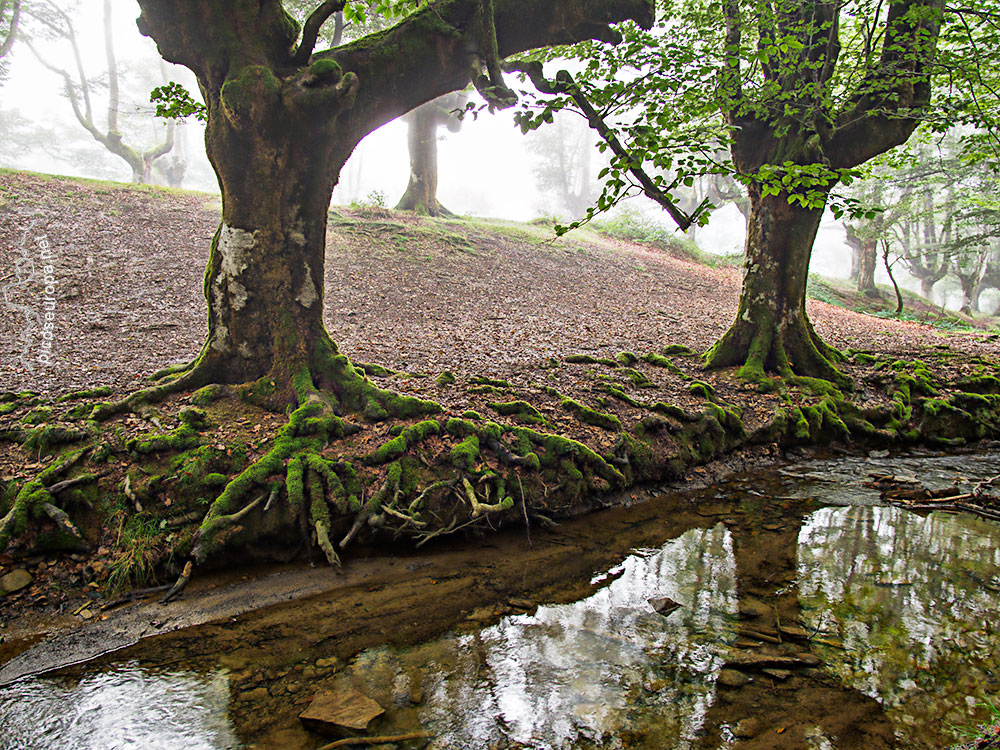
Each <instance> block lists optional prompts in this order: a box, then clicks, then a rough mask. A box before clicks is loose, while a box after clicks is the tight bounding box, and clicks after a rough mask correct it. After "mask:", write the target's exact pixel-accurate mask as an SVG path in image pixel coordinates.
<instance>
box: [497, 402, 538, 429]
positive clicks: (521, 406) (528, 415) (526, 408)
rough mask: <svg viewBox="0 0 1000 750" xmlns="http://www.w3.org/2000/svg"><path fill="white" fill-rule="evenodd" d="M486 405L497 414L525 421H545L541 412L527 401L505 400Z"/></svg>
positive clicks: (536, 422)
mask: <svg viewBox="0 0 1000 750" xmlns="http://www.w3.org/2000/svg"><path fill="white" fill-rule="evenodd" d="M487 405H488V406H489V407H490V408H491V409H493V410H494V411H495V412H496V413H497V414H501V415H503V416H505V417H509V416H515V417H518V418H519V419H521V420H523V421H525V422H533V423H535V424H544V423H545V418H544V417H543V416H542V413H541V412H540V411H538V409H536V408H535V407H534V406H532V405H531V404H529V403H528V402H527V401H507V402H505V403H496V402H493V403H490V404H487Z"/></svg>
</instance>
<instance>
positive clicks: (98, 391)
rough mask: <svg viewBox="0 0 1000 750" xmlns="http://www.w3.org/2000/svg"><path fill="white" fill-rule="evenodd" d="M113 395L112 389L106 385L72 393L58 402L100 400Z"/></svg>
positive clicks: (58, 399) (61, 397)
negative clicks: (87, 399) (84, 399)
mask: <svg viewBox="0 0 1000 750" xmlns="http://www.w3.org/2000/svg"><path fill="white" fill-rule="evenodd" d="M111 393H112V391H111V388H109V387H108V386H106V385H102V386H99V387H97V388H88V389H85V390H82V391H73V392H72V393H67V394H65V395H63V396H60V397H59V398H57V399H56V401H58V402H62V401H76V400H78V399H81V398H98V397H99V396H110V395H111Z"/></svg>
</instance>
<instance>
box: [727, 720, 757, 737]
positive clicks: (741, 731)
mask: <svg viewBox="0 0 1000 750" xmlns="http://www.w3.org/2000/svg"><path fill="white" fill-rule="evenodd" d="M759 733H760V722H759V721H758V720H757V719H754V718H749V719H740V720H739V721H738V722H736V726H734V727H733V735H735V736H736V737H738V738H739V739H741V740H749V739H752V738H754V737H756V736H757V735H758V734H759Z"/></svg>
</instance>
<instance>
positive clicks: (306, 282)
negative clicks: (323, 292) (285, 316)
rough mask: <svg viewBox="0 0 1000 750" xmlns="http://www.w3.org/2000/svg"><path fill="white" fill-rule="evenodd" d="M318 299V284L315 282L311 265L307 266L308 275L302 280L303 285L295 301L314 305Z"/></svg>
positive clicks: (309, 305)
mask: <svg viewBox="0 0 1000 750" xmlns="http://www.w3.org/2000/svg"><path fill="white" fill-rule="evenodd" d="M318 299H319V295H318V294H317V293H316V284H315V283H314V282H313V278H312V272H311V271H310V270H309V266H306V277H305V279H303V280H302V287H301V288H300V289H299V294H298V296H297V297H296V298H295V301H296V302H298V303H299V304H300V305H302V306H303V307H312V306H313V305H314V304H316V301H317V300H318Z"/></svg>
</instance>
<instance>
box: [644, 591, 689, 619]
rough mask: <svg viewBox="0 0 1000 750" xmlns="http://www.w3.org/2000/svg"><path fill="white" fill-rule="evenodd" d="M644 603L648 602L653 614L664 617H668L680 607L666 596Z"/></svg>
mask: <svg viewBox="0 0 1000 750" xmlns="http://www.w3.org/2000/svg"><path fill="white" fill-rule="evenodd" d="M646 601H648V602H649V606H651V607H652V608H653V611H654V612H658V613H660V614H661V615H663V616H664V617H666V616H667V615H669V614H670V613H671V612H673V611H674V610H675V609H679V608H680V606H681V605H680V604H679V603H677V602H675V601H674V600H673V599H671V598H670V597H667V596H658V597H654V598H652V599H647V600H646Z"/></svg>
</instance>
